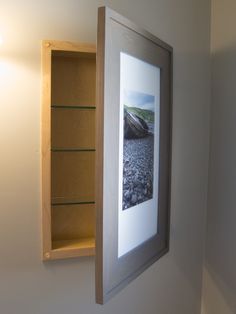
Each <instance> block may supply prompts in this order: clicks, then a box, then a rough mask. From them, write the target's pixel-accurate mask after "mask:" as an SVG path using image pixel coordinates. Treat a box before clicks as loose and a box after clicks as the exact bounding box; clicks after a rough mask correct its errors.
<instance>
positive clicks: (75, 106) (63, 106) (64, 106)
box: [51, 105, 96, 110]
mask: <svg viewBox="0 0 236 314" xmlns="http://www.w3.org/2000/svg"><path fill="white" fill-rule="evenodd" d="M51 108H53V109H82V110H83V109H84V110H86V109H88V110H94V109H96V107H95V106H79V105H73V106H66V105H52V106H51Z"/></svg>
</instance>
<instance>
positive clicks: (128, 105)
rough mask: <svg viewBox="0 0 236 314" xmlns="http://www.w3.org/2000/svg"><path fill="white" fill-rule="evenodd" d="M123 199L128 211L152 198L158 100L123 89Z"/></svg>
mask: <svg viewBox="0 0 236 314" xmlns="http://www.w3.org/2000/svg"><path fill="white" fill-rule="evenodd" d="M123 102H124V104H123V106H124V112H123V115H124V116H123V117H124V130H123V136H124V139H123V197H122V209H123V210H126V209H128V208H130V207H133V206H135V205H138V204H141V203H143V202H146V201H148V200H150V199H152V198H153V177H154V166H153V164H154V136H155V134H154V130H155V97H154V96H153V95H150V94H147V93H143V92H140V91H135V90H129V89H124V90H123Z"/></svg>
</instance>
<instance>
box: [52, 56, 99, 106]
mask: <svg viewBox="0 0 236 314" xmlns="http://www.w3.org/2000/svg"><path fill="white" fill-rule="evenodd" d="M95 73H96V59H95V55H94V58H81V57H80V56H78V57H72V58H69V57H65V56H62V57H60V56H54V57H53V58H52V104H56V105H64V106H73V105H86V106H94V105H95V90H96V82H95V81H96V76H95Z"/></svg>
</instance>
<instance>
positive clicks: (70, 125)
mask: <svg viewBox="0 0 236 314" xmlns="http://www.w3.org/2000/svg"><path fill="white" fill-rule="evenodd" d="M65 147H66V148H68V149H73V148H74V149H76V148H82V149H86V148H87V149H89V148H95V110H89V109H87V110H86V109H81V110H80V109H58V108H56V109H52V148H65Z"/></svg>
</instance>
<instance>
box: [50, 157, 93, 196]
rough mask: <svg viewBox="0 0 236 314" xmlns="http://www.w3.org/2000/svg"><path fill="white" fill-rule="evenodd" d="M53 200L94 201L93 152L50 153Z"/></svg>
mask: <svg viewBox="0 0 236 314" xmlns="http://www.w3.org/2000/svg"><path fill="white" fill-rule="evenodd" d="M51 168H52V169H51V170H52V171H51V182H52V185H51V191H52V192H51V195H52V199H53V200H60V199H61V200H70V199H71V200H75V199H78V200H81V201H83V200H86V201H87V200H91V201H93V200H94V180H95V152H52V165H51Z"/></svg>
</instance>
